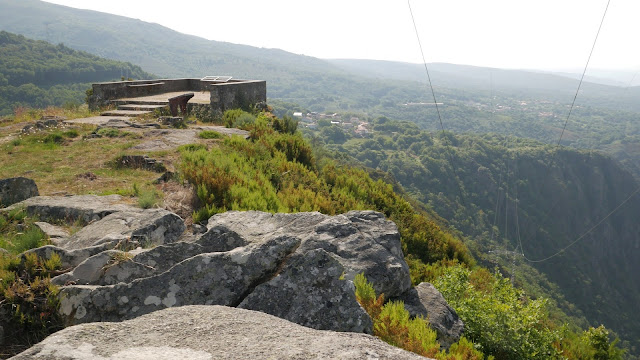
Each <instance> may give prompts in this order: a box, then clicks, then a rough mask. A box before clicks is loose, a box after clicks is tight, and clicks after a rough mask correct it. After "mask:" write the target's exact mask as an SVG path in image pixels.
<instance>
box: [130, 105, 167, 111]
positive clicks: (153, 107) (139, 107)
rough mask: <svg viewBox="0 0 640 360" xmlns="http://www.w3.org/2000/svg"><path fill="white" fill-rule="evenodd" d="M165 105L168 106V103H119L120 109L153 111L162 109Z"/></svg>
mask: <svg viewBox="0 0 640 360" xmlns="http://www.w3.org/2000/svg"><path fill="white" fill-rule="evenodd" d="M164 107H166V105H150V104H123V105H118V110H138V111H153V110H156V109H162V108H164Z"/></svg>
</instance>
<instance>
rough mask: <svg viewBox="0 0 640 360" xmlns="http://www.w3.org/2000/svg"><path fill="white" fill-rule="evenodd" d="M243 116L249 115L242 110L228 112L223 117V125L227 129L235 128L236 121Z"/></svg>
mask: <svg viewBox="0 0 640 360" xmlns="http://www.w3.org/2000/svg"><path fill="white" fill-rule="evenodd" d="M242 114H248V113H247V112H245V111H243V110H242V109H233V110H227V111H225V112H224V114H223V115H222V123H223V124H224V126H226V127H229V128H230V127H234V125H235V123H236V121H237V120H238V118H239V117H240V116H241V115H242Z"/></svg>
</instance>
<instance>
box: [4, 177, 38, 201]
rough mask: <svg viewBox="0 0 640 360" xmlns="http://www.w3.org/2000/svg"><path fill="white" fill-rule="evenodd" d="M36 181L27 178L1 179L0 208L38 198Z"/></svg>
mask: <svg viewBox="0 0 640 360" xmlns="http://www.w3.org/2000/svg"><path fill="white" fill-rule="evenodd" d="M38 195H39V193H38V186H37V185H36V183H35V181H33V180H31V179H27V178H25V177H15V178H9V179H0V208H2V207H7V206H10V205H13V204H15V203H19V202H21V201H23V200H26V199H29V198H31V197H34V196H38Z"/></svg>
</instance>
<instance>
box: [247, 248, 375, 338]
mask: <svg viewBox="0 0 640 360" xmlns="http://www.w3.org/2000/svg"><path fill="white" fill-rule="evenodd" d="M343 271H344V267H343V266H342V265H341V264H340V263H339V262H338V261H337V260H336V259H334V258H333V256H331V255H330V254H329V253H327V252H326V251H324V250H322V249H316V250H311V251H308V252H306V253H304V254H303V255H296V256H294V257H293V258H291V259H290V260H289V262H288V263H287V265H286V267H285V269H284V270H283V271H282V272H281V273H280V274H279V275H278V276H276V277H275V278H273V279H271V280H270V281H269V282H266V283H263V284H261V285H258V286H257V287H256V288H255V290H254V291H253V292H251V294H250V295H249V296H247V298H245V299H244V301H243V302H242V303H240V305H239V306H238V307H241V308H244V309H250V310H258V311H262V312H265V313H267V314H271V315H275V316H277V317H279V318H282V319H286V320H289V321H292V322H294V323H296V324H300V325H304V326H308V327H312V328H314V329H320V330H334V331H351V332H366V333H372V331H373V322H372V321H371V318H370V317H369V315H368V314H367V313H366V312H365V311H364V309H362V307H361V306H360V304H358V301H357V300H356V297H355V288H354V287H353V283H352V282H351V281H348V280H344V279H342V278H341V277H342V274H343Z"/></svg>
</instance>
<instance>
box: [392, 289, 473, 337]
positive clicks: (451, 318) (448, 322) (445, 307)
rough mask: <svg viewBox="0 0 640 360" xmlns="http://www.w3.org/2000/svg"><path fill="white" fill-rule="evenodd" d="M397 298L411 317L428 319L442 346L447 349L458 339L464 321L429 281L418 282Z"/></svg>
mask: <svg viewBox="0 0 640 360" xmlns="http://www.w3.org/2000/svg"><path fill="white" fill-rule="evenodd" d="M398 300H402V301H404V307H405V309H407V311H409V314H410V315H411V316H412V317H416V316H422V317H423V318H425V319H428V320H429V324H430V325H431V327H432V328H433V329H434V330H436V332H437V333H438V342H439V343H440V345H441V346H442V347H443V348H445V349H448V348H449V347H450V346H451V344H453V343H456V342H458V340H460V337H461V336H462V334H463V332H464V323H463V322H462V320H461V319H460V318H459V317H458V314H457V313H456V311H455V310H454V309H452V308H451V307H450V306H449V304H447V301H446V300H445V299H444V297H443V296H442V294H441V293H440V292H439V291H438V290H437V289H436V288H435V287H434V286H433V285H431V284H430V283H427V282H423V283H420V285H418V286H416V287H415V288H413V289H411V290H409V291H408V292H407V293H405V294H404V295H403V296H401V297H400V298H398Z"/></svg>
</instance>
